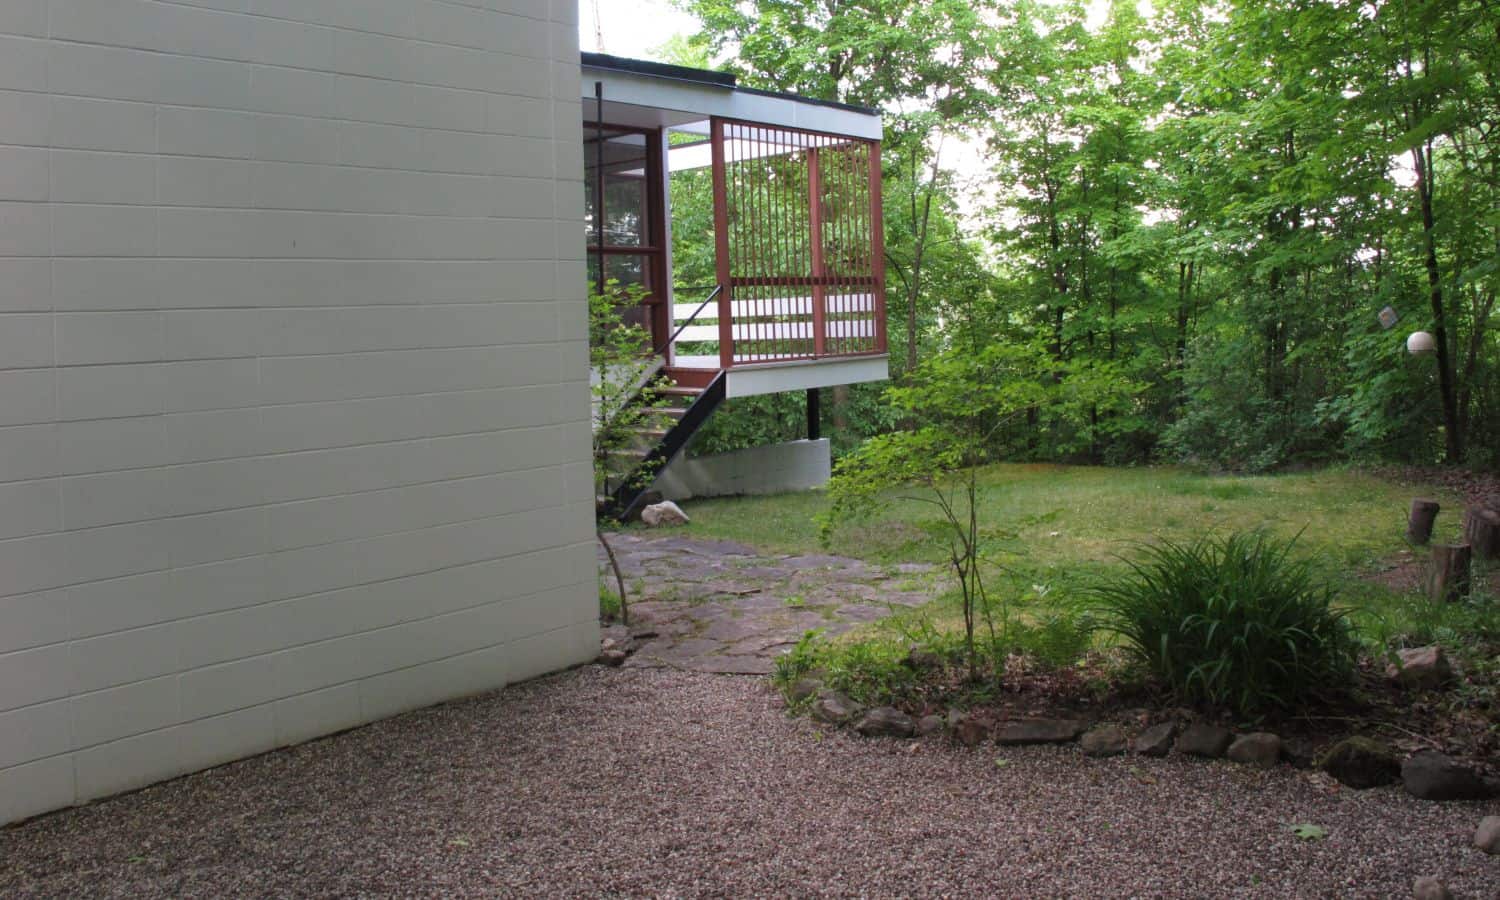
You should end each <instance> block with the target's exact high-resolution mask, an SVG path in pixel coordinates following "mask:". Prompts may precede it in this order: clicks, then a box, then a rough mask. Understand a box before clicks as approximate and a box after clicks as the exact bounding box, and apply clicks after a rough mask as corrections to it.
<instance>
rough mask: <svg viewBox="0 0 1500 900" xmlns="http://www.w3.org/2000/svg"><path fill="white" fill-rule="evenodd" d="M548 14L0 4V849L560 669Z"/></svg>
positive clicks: (566, 380)
mask: <svg viewBox="0 0 1500 900" xmlns="http://www.w3.org/2000/svg"><path fill="white" fill-rule="evenodd" d="M577 7H578V5H577V2H576V0H483V2H480V0H473V2H447V0H359V2H347V3H324V2H308V0H237V2H229V3H225V2H180V3H167V2H154V0H149V2H148V0H4V2H3V3H0V823H3V822H8V821H13V820H17V819H21V818H25V817H28V816H32V815H35V814H37V813H41V812H44V811H47V810H50V809H55V808H58V807H62V806H67V805H69V804H73V803H81V802H86V801H89V800H92V799H95V798H98V797H103V796H107V795H109V794H112V793H116V792H119V791H123V790H127V789H131V788H136V787H140V786H143V785H146V784H149V783H151V782H154V781H158V780H161V779H165V778H170V777H172V776H174V775H179V774H182V773H185V772H191V771H194V770H198V769H202V768H205V767H208V766H213V765H216V764H220V763H224V762H227V761H230V760H233V759H236V758H239V757H243V756H246V755H249V754H253V753H258V752H261V751H265V750H269V749H272V748H274V747H277V746H280V745H285V744H291V743H296V742H299V741H305V740H308V739H310V738H314V737H317V736H319V735H323V734H327V733H329V732H332V731H336V730H339V729H343V728H347V727H350V726H353V725H357V724H360V723H363V722H369V721H371V720H374V719H379V718H381V717H384V716H389V715H392V714H394V713H398V712H401V711H403V710H407V709H412V708H414V707H419V706H423V705H426V704H431V703H434V702H437V701H441V700H444V699H447V698H452V697H457V696H461V695H465V694H471V693H475V692H479V691H486V690H490V689H494V688H498V687H501V686H503V685H505V684H506V683H508V682H513V681H516V680H519V679H524V678H529V677H532V676H535V675H538V674H540V673H543V672H546V671H549V670H553V669H558V668H561V667H564V666H567V665H569V664H572V663H576V662H581V661H584V660H587V659H590V658H592V657H593V656H594V654H595V653H596V652H597V649H598V623H597V613H598V596H597V584H596V581H595V576H594V549H593V545H592V522H593V473H592V466H591V464H590V462H589V443H590V440H589V390H588V362H587V348H586V342H587V310H586V302H585V274H584V268H583V259H582V256H583V229H582V222H581V221H580V220H581V218H582V181H581V179H582V159H581V152H582V149H581V148H582V138H581V104H580V101H579V97H580V83H579V67H578V39H577V20H576V16H577Z"/></svg>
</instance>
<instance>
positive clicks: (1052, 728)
mask: <svg viewBox="0 0 1500 900" xmlns="http://www.w3.org/2000/svg"><path fill="white" fill-rule="evenodd" d="M1085 728H1088V724H1087V723H1085V722H1080V721H1078V720H1077V719H1016V720H1014V721H1010V722H1002V723H1000V725H999V727H997V728H996V729H995V743H997V744H1000V745H1001V746H1010V745H1020V744H1066V743H1068V742H1069V741H1075V740H1077V739H1078V736H1079V735H1080V734H1083V731H1084V729H1085Z"/></svg>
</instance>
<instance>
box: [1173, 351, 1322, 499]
mask: <svg viewBox="0 0 1500 900" xmlns="http://www.w3.org/2000/svg"><path fill="white" fill-rule="evenodd" d="M1251 355H1253V350H1252V348H1250V347H1248V346H1247V345H1244V344H1233V343H1215V342H1210V341H1199V342H1197V343H1195V349H1194V351H1193V352H1192V353H1191V354H1190V355H1189V357H1188V364H1187V368H1186V370H1185V372H1184V373H1183V393H1184V395H1185V398H1186V399H1185V401H1184V403H1183V407H1182V412H1181V413H1180V414H1179V417H1178V419H1177V421H1175V422H1173V423H1172V424H1171V426H1169V427H1168V428H1167V430H1166V432H1165V433H1164V434H1163V435H1162V449H1163V450H1164V451H1165V452H1166V453H1168V454H1170V455H1171V456H1172V457H1174V458H1175V459H1176V460H1177V461H1178V462H1184V463H1187V464H1189V465H1194V466H1201V467H1204V468H1207V469H1213V470H1218V471H1227V472H1265V471H1268V470H1270V469H1274V468H1276V467H1277V466H1278V465H1280V464H1281V463H1282V462H1284V461H1285V460H1286V458H1287V455H1288V453H1289V451H1290V449H1291V442H1292V439H1293V437H1294V435H1295V434H1296V430H1295V429H1294V428H1292V427H1289V426H1290V425H1291V423H1289V422H1288V421H1287V416H1286V415H1285V410H1284V408H1283V407H1282V405H1281V404H1280V403H1279V402H1278V401H1277V400H1275V399H1274V398H1271V397H1268V396H1266V394H1265V391H1264V389H1263V388H1264V383H1263V381H1262V380H1261V379H1260V378H1259V377H1258V376H1257V375H1256V372H1255V367H1254V365H1253V360H1251V359H1250V358H1249V357H1250V356H1251Z"/></svg>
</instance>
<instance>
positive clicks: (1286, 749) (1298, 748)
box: [1281, 737, 1318, 769]
mask: <svg viewBox="0 0 1500 900" xmlns="http://www.w3.org/2000/svg"><path fill="white" fill-rule="evenodd" d="M1281 758H1282V759H1284V760H1286V761H1287V762H1288V763H1291V764H1292V766H1294V767H1295V768H1298V769H1311V768H1312V767H1313V766H1315V765H1317V762H1318V757H1317V753H1316V751H1315V749H1314V748H1313V745H1312V742H1311V741H1309V740H1307V739H1306V738H1295V737H1294V738H1283V739H1282V741H1281Z"/></svg>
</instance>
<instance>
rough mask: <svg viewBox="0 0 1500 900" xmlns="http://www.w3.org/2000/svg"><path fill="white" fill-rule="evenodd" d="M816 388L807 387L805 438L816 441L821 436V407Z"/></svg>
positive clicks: (819, 396)
mask: <svg viewBox="0 0 1500 900" xmlns="http://www.w3.org/2000/svg"><path fill="white" fill-rule="evenodd" d="M820 401H821V395H820V394H819V393H818V389H817V388H808V389H807V439H808V440H810V441H816V440H818V439H819V438H821V437H822V436H823V428H822V418H823V409H822V406H823V405H822V403H821V402H820Z"/></svg>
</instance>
